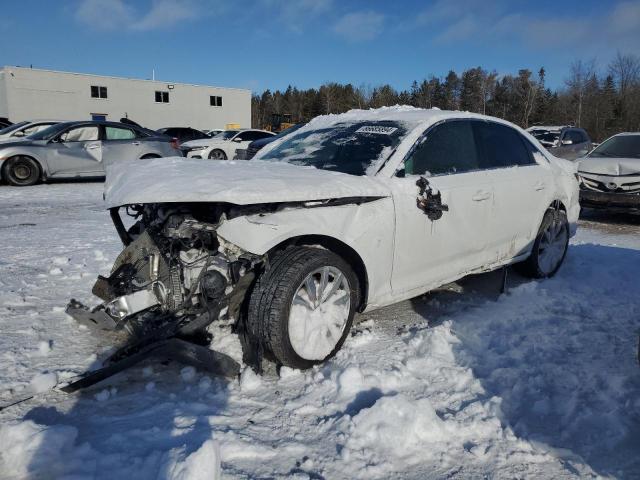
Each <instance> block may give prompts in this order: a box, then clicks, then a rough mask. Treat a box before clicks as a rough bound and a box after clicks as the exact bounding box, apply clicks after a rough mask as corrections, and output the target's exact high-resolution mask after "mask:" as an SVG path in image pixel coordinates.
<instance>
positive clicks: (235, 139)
mask: <svg viewBox="0 0 640 480" xmlns="http://www.w3.org/2000/svg"><path fill="white" fill-rule="evenodd" d="M233 141H234V142H236V143H240V142H241V141H242V139H241V138H238V137H236V138H234V139H233Z"/></svg>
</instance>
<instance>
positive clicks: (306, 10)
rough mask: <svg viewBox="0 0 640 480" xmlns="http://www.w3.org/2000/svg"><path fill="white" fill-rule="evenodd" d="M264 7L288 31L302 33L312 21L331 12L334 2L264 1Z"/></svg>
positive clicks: (324, 0) (306, 0)
mask: <svg viewBox="0 0 640 480" xmlns="http://www.w3.org/2000/svg"><path fill="white" fill-rule="evenodd" d="M262 5H263V6H264V7H266V9H267V11H268V12H269V13H274V14H275V18H276V19H278V20H279V21H280V22H282V23H283V24H284V25H285V26H286V27H287V28H288V29H290V30H291V31H293V32H296V33H302V32H303V31H304V26H305V25H306V24H308V23H309V22H310V21H312V20H314V19H316V18H317V17H319V16H321V15H325V14H327V13H330V12H331V10H332V6H333V0H262Z"/></svg>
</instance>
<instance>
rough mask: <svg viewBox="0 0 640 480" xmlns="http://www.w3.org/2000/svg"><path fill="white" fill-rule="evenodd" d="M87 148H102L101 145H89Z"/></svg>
mask: <svg viewBox="0 0 640 480" xmlns="http://www.w3.org/2000/svg"><path fill="white" fill-rule="evenodd" d="M85 148H86V149H87V150H95V149H96V148H100V145H95V144H94V145H87V146H86V147H85Z"/></svg>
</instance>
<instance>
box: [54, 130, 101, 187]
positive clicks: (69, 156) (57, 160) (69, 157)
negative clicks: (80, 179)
mask: <svg viewBox="0 0 640 480" xmlns="http://www.w3.org/2000/svg"><path fill="white" fill-rule="evenodd" d="M47 164H48V165H49V171H50V173H51V175H52V176H75V175H79V176H89V175H104V168H103V166H102V142H101V141H100V130H99V127H98V126H97V125H77V126H73V127H71V128H69V129H68V130H65V131H64V132H62V133H61V134H60V135H58V137H56V138H55V139H54V140H52V141H51V142H50V143H49V144H48V145H47Z"/></svg>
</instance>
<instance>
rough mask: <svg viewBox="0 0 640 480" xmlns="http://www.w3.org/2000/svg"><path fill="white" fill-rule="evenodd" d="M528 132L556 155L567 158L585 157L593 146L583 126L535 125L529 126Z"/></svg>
mask: <svg viewBox="0 0 640 480" xmlns="http://www.w3.org/2000/svg"><path fill="white" fill-rule="evenodd" d="M527 132H529V133H530V134H531V135H533V136H534V137H536V140H538V141H539V142H540V143H541V144H542V145H544V146H545V147H547V150H549V151H550V152H551V153H552V154H553V155H554V156H556V157H560V158H564V159H565V160H575V159H577V158H580V157H584V156H585V155H586V154H587V153H589V152H590V151H591V149H592V148H593V144H592V143H591V139H590V138H589V135H588V134H587V132H586V130H584V129H583V128H577V127H571V126H566V127H562V126H553V127H543V126H535V127H530V128H528V129H527Z"/></svg>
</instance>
